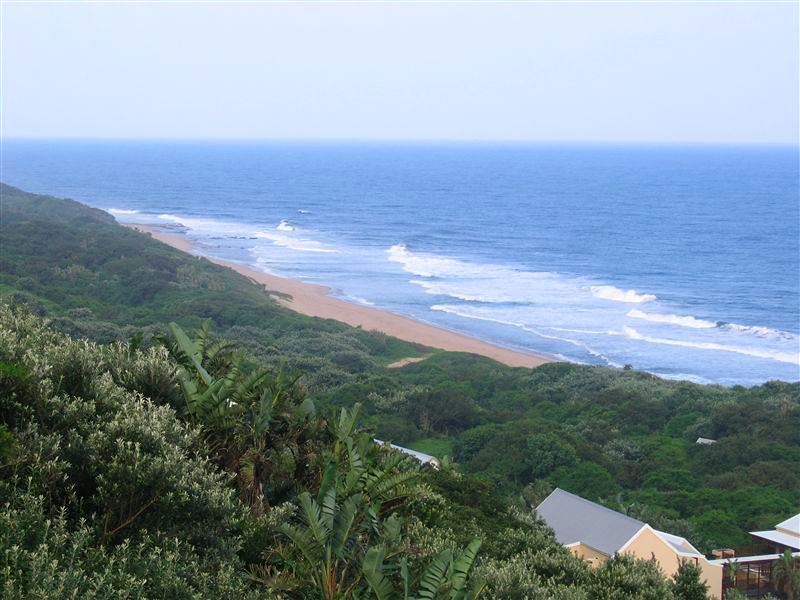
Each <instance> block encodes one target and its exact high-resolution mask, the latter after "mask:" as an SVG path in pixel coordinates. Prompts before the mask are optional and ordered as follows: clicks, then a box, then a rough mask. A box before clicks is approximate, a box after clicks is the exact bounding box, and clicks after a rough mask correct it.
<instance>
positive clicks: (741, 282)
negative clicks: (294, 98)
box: [0, 140, 800, 385]
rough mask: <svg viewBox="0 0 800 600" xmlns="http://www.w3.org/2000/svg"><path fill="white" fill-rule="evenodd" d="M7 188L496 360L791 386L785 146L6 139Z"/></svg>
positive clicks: (798, 346)
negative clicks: (507, 354)
mask: <svg viewBox="0 0 800 600" xmlns="http://www.w3.org/2000/svg"><path fill="white" fill-rule="evenodd" d="M2 150H3V152H2V173H1V174H0V179H2V181H3V182H5V183H8V184H11V185H14V186H17V187H20V188H22V189H24V190H26V191H31V192H36V193H42V194H50V195H54V196H60V197H68V198H73V199H76V200H79V201H81V202H84V203H86V204H89V205H91V206H95V207H98V208H102V209H104V210H107V211H109V212H110V213H111V214H113V215H114V216H115V217H116V218H117V219H118V220H119V221H120V222H125V223H154V224H160V225H162V226H163V227H165V228H167V229H169V230H171V231H174V232H179V233H182V234H184V235H186V236H187V237H188V238H190V239H192V240H194V241H196V242H197V243H199V244H201V248H202V252H203V253H204V254H206V255H208V256H214V257H219V258H224V259H229V260H235V261H240V262H242V263H246V264H249V265H251V266H253V267H255V268H257V269H260V270H263V271H266V272H270V273H274V274H278V275H285V276H289V277H295V278H298V279H302V280H304V281H308V282H312V283H320V284H325V285H328V286H330V287H331V288H332V289H333V290H334V293H335V295H336V296H338V297H341V298H343V299H345V300H348V301H350V302H354V303H358V304H364V305H369V306H375V307H378V308H382V309H386V310H389V311H392V312H395V313H398V314H402V315H407V316H411V317H413V318H415V319H418V320H420V321H424V322H426V323H431V324H434V325H438V326H441V327H444V328H447V329H450V330H453V331H457V332H461V333H465V334H468V335H472V336H474V337H477V338H481V339H484V340H487V341H491V342H494V343H496V344H498V345H501V346H505V347H508V348H512V349H518V350H527V351H533V352H539V353H547V354H551V355H554V356H556V357H560V358H562V359H564V360H569V361H574V362H580V363H589V364H597V365H607V366H612V367H623V366H624V365H631V366H632V367H634V368H636V369H641V370H645V371H649V372H651V373H654V374H656V375H659V376H661V377H666V378H671V379H687V380H691V381H696V382H702V383H719V384H723V385H737V384H741V385H754V384H760V383H763V382H765V381H767V380H771V379H782V380H786V381H796V380H798V379H800V203H799V202H798V197H799V190H798V180H799V179H800V173H798V164H799V163H798V148H797V147H786V146H783V147H781V146H750V147H722V146H695V147H680V146H635V145H628V146H603V145H592V146H569V145H519V144H512V145H503V144H483V145H479V144H444V143H442V144H388V143H387V144H379V143H299V142H298V143H262V142H258V143H256V142H225V143H222V142H100V141H92V142H77V141H70V142H66V141H57V142H56V141H14V140H4V141H3V148H2Z"/></svg>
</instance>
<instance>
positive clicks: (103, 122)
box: [0, 0, 800, 144]
mask: <svg viewBox="0 0 800 600" xmlns="http://www.w3.org/2000/svg"><path fill="white" fill-rule="evenodd" d="M0 6H2V8H1V9H0V10H2V48H1V50H2V54H1V55H0V56H2V58H1V59H0V61H2V80H1V81H0V83H1V84H2V89H1V90H0V96H1V98H2V100H1V103H0V123H1V124H2V136H3V137H4V138H31V137H34V138H35V137H39V138H42V137H43V138H59V137H77V138H187V139H195V138H201V139H217V138H223V139H238V138H247V139H298V140H305V139H314V140H326V139H333V140H337V139H347V140H453V141H460V140H473V141H531V142H552V141H557V142H652V143H792V144H797V143H798V128H799V127H800V124H799V122H798V111H799V110H800V109H799V108H798V106H799V104H800V98H799V97H798V87H799V86H800V83H799V81H798V70H799V66H798V57H799V56H800V41H799V39H798V36H799V33H798V30H799V29H800V26H799V25H798V23H799V21H798V19H799V18H800V15H798V10H799V9H798V3H796V2H768V1H763V0H759V1H756V2H744V3H742V2H738V3H737V2H700V1H696V2H669V1H668V2H656V3H653V2H629V3H620V2H613V3H612V2H602V1H596V2H588V3H541V2H538V3H519V2H517V3H513V2H504V3H495V4H491V3H473V4H469V3H463V2H452V3H445V2H438V3H437V2H413V3H403V2H390V3H373V4H363V3H353V2H327V3H294V4H288V3H228V4H225V3H218V4H214V3H191V2H188V3H177V2H162V3H152V2H151V3H116V4H115V3H76V2H66V1H65V2H61V3H47V4H35V3H15V2H7V1H6V0H4V1H3V2H2V4H1V5H0Z"/></svg>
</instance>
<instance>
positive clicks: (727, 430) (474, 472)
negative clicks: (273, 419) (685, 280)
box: [0, 185, 800, 556]
mask: <svg viewBox="0 0 800 600" xmlns="http://www.w3.org/2000/svg"><path fill="white" fill-rule="evenodd" d="M0 193H2V227H0V247H1V248H2V252H0V294H2V298H3V301H4V303H5V304H6V305H7V306H8V307H9V308H8V309H7V310H9V311H11V314H23V313H18V312H15V311H23V312H25V314H27V313H31V314H33V315H38V316H39V317H44V318H46V319H47V320H48V325H47V327H48V331H53V332H58V333H57V334H56V333H53V335H69V336H71V338H73V339H80V338H85V339H88V340H90V341H92V342H95V343H99V344H109V343H111V342H122V343H124V344H126V345H127V347H130V348H132V349H134V350H135V351H136V352H139V351H143V352H153V351H155V350H156V349H158V348H161V347H163V343H164V342H163V340H164V339H168V338H169V337H170V335H171V332H170V330H169V327H168V326H169V323H171V322H175V323H176V324H177V325H178V326H180V327H181V328H182V330H183V331H185V332H187V335H188V336H190V337H193V336H195V333H194V332H195V330H197V329H198V328H200V327H201V326H202V325H203V323H204V322H206V321H208V322H209V328H208V331H209V334H208V335H210V336H211V337H212V338H214V339H217V340H227V341H229V342H230V343H232V344H233V347H235V348H236V349H237V351H238V352H239V353H241V357H242V358H241V360H242V361H243V362H242V368H243V369H244V370H249V369H253V368H255V367H256V365H262V366H263V367H264V368H266V369H271V370H272V372H274V373H277V372H279V371H280V372H283V373H285V374H286V377H287V378H289V379H291V380H292V381H293V380H294V378H295V377H299V379H298V380H297V385H298V386H299V387H300V388H301V390H302V393H303V395H304V396H306V395H307V397H308V398H310V399H311V400H313V403H314V405H315V407H316V410H317V411H318V413H319V414H320V415H335V414H338V413H337V411H341V410H343V409H346V410H350V409H352V407H354V406H355V405H356V404H358V405H360V407H361V408H360V413H359V423H360V424H361V426H362V427H364V428H366V429H367V430H369V431H371V432H373V433H374V435H375V436H376V437H379V438H380V439H384V440H391V441H392V442H394V443H397V444H401V445H404V446H408V447H411V448H414V449H417V450H420V451H423V452H427V453H429V454H433V455H436V456H438V457H445V456H449V457H450V458H451V460H452V461H453V462H454V463H455V464H456V465H457V471H458V473H459V476H458V477H460V478H461V479H455V478H454V477H455V476H452V475H450V474H448V473H439V474H430V473H426V474H425V477H426V478H429V479H431V481H434V483H430V485H433V486H439V488H438V489H439V492H438V493H441V494H443V495H444V496H446V497H447V498H448V499H449V501H452V502H453V503H455V504H456V505H458V506H460V507H462V509H463V510H464V511H467V512H469V513H470V514H472V515H473V516H474V518H475V520H476V522H483V521H484V519H485V520H486V521H485V522H486V523H493V521H492V519H491V518H490V515H492V514H495V513H496V512H497V509H498V506H504V505H505V503H506V499H508V498H511V499H513V501H512V504H515V506H516V507H517V509H522V510H527V509H529V508H530V506H532V505H536V504H537V503H538V501H539V500H541V499H542V498H544V496H545V495H546V494H547V493H548V492H549V491H550V490H552V489H553V488H554V487H556V486H558V487H561V488H563V489H565V490H568V491H571V492H574V493H577V494H580V495H581V496H583V497H585V498H588V499H591V500H595V501H599V502H601V503H603V504H605V505H606V506H609V507H611V508H613V509H615V510H618V511H622V512H625V513H627V514H630V515H631V516H634V517H636V518H639V519H642V520H645V521H647V522H648V523H650V524H652V525H653V526H654V527H660V528H662V529H664V530H667V531H670V532H673V533H676V534H679V535H683V536H685V537H687V538H688V539H690V540H691V541H692V543H694V545H695V546H697V547H698V548H701V549H703V550H706V551H709V550H711V549H712V548H718V547H732V546H737V545H741V544H746V543H747V542H748V540H749V538H748V535H747V532H748V531H752V530H756V529H764V528H769V527H771V526H772V525H773V524H774V523H776V522H779V521H780V520H781V519H782V518H785V516H786V515H789V514H794V513H796V512H797V498H798V497H800V384H797V383H784V382H778V381H775V382H769V383H766V384H764V385H761V386H758V387H752V388H744V387H732V388H725V387H721V386H703V385H697V384H693V383H689V382H680V381H666V380H662V379H659V378H656V377H654V376H652V375H649V374H647V373H641V372H636V371H634V370H629V369H608V368H601V367H590V366H583V365H576V364H567V363H550V364H546V365H543V366H541V367H538V368H536V369H533V370H531V369H522V368H509V367H506V366H504V365H501V364H499V363H497V362H494V361H492V360H489V359H486V358H483V357H479V356H474V355H467V354H460V353H449V352H442V351H436V350H433V349H430V348H425V347H422V346H419V345H416V344H412V343H408V342H404V341H400V340H397V339H394V338H391V337H388V336H386V335H383V334H380V333H376V332H367V331H363V330H360V329H357V328H351V327H347V326H345V325H342V324H340V323H337V322H335V321H330V320H321V319H315V318H309V317H305V316H302V315H299V314H297V313H293V312H291V311H290V310H288V309H286V308H285V307H283V306H281V305H280V304H279V303H277V302H276V301H275V300H274V299H273V298H272V297H271V295H270V294H269V293H268V290H265V289H264V288H263V286H260V285H258V284H255V283H253V282H252V281H250V280H248V279H247V278H245V277H243V276H241V275H239V274H237V273H235V272H233V271H231V270H230V269H226V268H223V267H220V266H218V265H215V264H213V263H211V262H209V261H207V260H205V259H202V258H197V257H194V256H191V255H188V254H185V253H182V252H180V251H178V250H175V249H174V248H171V247H169V246H166V245H164V244H162V243H160V242H158V241H156V240H153V239H152V238H150V237H149V236H147V235H145V234H142V233H139V232H136V231H133V230H131V229H128V228H125V227H122V226H120V225H118V224H117V223H116V221H115V220H114V219H113V218H112V217H111V216H110V215H108V214H107V213H104V212H103V211H99V210H96V209H92V208H89V207H87V206H84V205H82V204H80V203H78V202H74V201H68V200H61V199H56V198H51V197H46V196H37V195H33V194H28V193H26V192H23V191H21V190H18V189H16V188H12V187H10V186H6V185H3V186H2V188H0ZM26 318H27V317H26ZM30 318H34V317H30ZM13 320H14V319H13V318H12V317H9V323H10V322H12V321H13ZM38 326H39V325H37V327H38ZM59 339H60V338H59ZM70 343H71V342H70ZM113 347H117V346H113ZM132 351H133V350H132ZM20 356H22V355H20ZM405 359H422V360H418V361H417V362H410V361H406V360H405ZM4 360H5V359H4ZM14 360H15V361H19V358H15V359H14ZM398 362H399V363H400V364H404V363H407V364H405V366H402V367H400V368H397V367H392V365H396V364H397V363H398ZM9 364H11V363H9ZM14 364H15V365H16V366H18V367H20V368H22V369H28V370H29V369H30V365H25V364H17V363H14ZM281 369H282V371H281ZM98 376H99V375H98ZM134 391H137V392H141V393H143V394H145V395H146V396H147V397H150V398H151V399H153V400H154V401H157V399H156V398H153V396H154V395H155V394H154V392H153V390H152V387H151V388H148V389H139V388H135V390H134ZM170 393H171V394H172V393H176V392H175V391H174V390H173V391H172V392H170ZM164 402H166V403H167V404H169V405H170V406H174V407H179V406H180V404H179V402H178V401H177V400H175V399H174V398H173V399H172V400H170V401H169V402H167V401H166V400H164ZM700 437H703V438H707V439H712V440H714V441H715V443H713V444H697V443H696V441H697V439H698V438H700ZM225 466H226V465H224V464H223V465H222V468H224V467H225ZM289 480H291V481H292V482H293V483H292V484H291V485H289V484H287V485H286V489H283V488H281V489H283V491H282V492H281V493H280V494H278V495H276V497H275V498H276V499H277V500H280V501H283V502H285V501H291V500H292V499H293V498H296V497H297V494H298V493H299V490H301V489H305V488H312V487H313V486H314V485H317V483H316V482H315V480H314V479H313V477H312V478H311V479H309V480H302V479H300V480H298V481H297V482H295V480H294V479H292V477H290V478H289ZM501 512H502V511H501ZM454 514H456V513H454ZM455 523H456V521H453V522H452V524H453V531H454V532H459V528H458V527H457V526H455ZM493 527H494V525H491V526H490V527H489V529H491V530H492V531H499V529H497V530H494V529H492V528H493ZM497 527H498V528H501V526H500V525H498V526H497ZM479 529H480V527H479ZM468 533H469V535H467V532H464V533H463V534H461V533H454V534H453V535H454V540H455V541H456V542H457V544H455V545H454V548H456V547H458V548H465V547H466V546H467V545H468V544H469V543H470V540H471V539H472V538H473V537H486V535H478V534H480V533H481V531H477V530H476V531H470V532H468ZM473 534H475V535H473ZM484 550H485V547H484ZM454 551H455V550H454ZM498 556H500V555H498ZM503 556H507V555H503Z"/></svg>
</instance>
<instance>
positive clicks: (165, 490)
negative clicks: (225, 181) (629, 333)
mask: <svg viewBox="0 0 800 600" xmlns="http://www.w3.org/2000/svg"><path fill="white" fill-rule="evenodd" d="M0 193H2V227H0V248H2V252H0V297H2V298H0V300H2V301H0V549H1V550H2V552H0V586H4V587H3V592H2V593H3V595H4V596H8V597H23V598H24V597H43V596H47V597H69V596H71V595H80V596H81V597H93V596H97V597H101V596H102V597H109V596H112V597H121V598H125V597H185V598H192V597H197V598H200V597H220V598H226V597H230V598H234V597H235V598H239V597H243V598H246V597H249V596H251V595H252V596H255V595H259V596H261V597H263V596H265V595H266V596H267V597H286V598H338V597H373V596H377V597H387V598H388V597H391V598H395V597H399V598H405V597H411V596H412V595H413V596H414V597H422V598H433V597H441V598H444V597H448V598H467V597H472V596H475V595H478V594H479V593H481V592H482V593H483V595H484V596H485V597H491V598H509V599H510V598H564V599H567V598H569V599H576V598H642V599H644V598H651V597H652V598H671V597H675V598H682V597H687V598H688V597H695V596H693V595H692V594H694V593H698V594H699V590H698V589H697V588H696V586H694V585H693V583H692V574H691V573H688V572H686V573H682V574H681V576H680V577H679V578H677V579H676V581H675V582H668V581H666V580H665V579H664V577H663V575H662V574H661V573H659V572H658V569H657V567H656V566H655V565H654V564H653V563H650V562H647V561H634V560H632V559H630V558H625V557H622V558H618V559H614V560H612V561H609V562H608V563H606V565H604V566H603V567H602V568H600V569H597V570H596V571H592V570H590V569H589V568H588V567H587V566H586V564H585V563H583V562H581V561H579V560H578V559H576V558H574V557H573V556H572V555H571V554H570V553H569V552H568V551H566V550H565V549H563V548H562V547H561V546H560V545H558V544H557V543H556V541H555V540H554V539H553V537H552V533H551V532H550V531H549V530H548V529H547V528H546V527H544V526H543V525H542V524H541V523H539V522H537V520H536V519H535V517H534V516H533V514H532V512H531V510H530V509H531V507H533V506H535V505H536V504H537V503H538V502H539V501H540V500H541V499H543V497H544V496H545V495H546V494H547V493H548V492H549V490H550V489H552V487H553V486H556V485H558V486H560V487H562V488H565V489H567V490H569V491H573V492H575V493H578V494H580V495H582V496H584V497H587V498H590V499H593V500H598V501H601V502H603V503H605V504H607V505H608V506H610V507H612V508H614V509H616V510H622V511H624V512H626V513H628V514H631V515H633V516H636V517H637V518H640V519H642V520H645V521H647V522H648V523H650V524H651V525H653V526H654V527H657V528H659V529H664V530H667V531H670V532H672V533H675V534H678V535H683V536H686V537H688V538H689V539H690V540H691V541H692V542H693V543H695V545H698V546H699V547H701V548H704V549H710V548H712V547H720V546H735V545H738V544H742V543H747V542H748V536H747V534H746V532H747V531H748V530H753V529H756V528H770V527H772V526H773V525H774V524H775V523H777V522H779V521H781V520H783V519H785V518H786V517H787V516H789V515H790V514H793V513H794V512H796V511H797V498H798V497H800V385H798V384H787V383H782V382H770V383H767V384H765V385H762V386H759V387H754V388H749V389H746V388H742V387H734V388H730V389H727V388H722V387H719V386H701V385H695V384H691V383H687V382H672V381H664V380H660V379H657V378H655V377H652V376H650V375H648V374H644V373H638V372H635V371H632V370H612V369H604V368H598V367H588V366H580V365H570V364H563V363H553V364H548V365H545V366H543V367H540V368H537V369H535V370H528V369H512V368H508V367H505V366H503V365H499V364H497V363H495V362H493V361H491V360H489V359H485V358H481V357H476V356H470V355H465V354H457V353H448V352H435V353H433V354H431V355H430V357H429V358H427V359H426V360H424V361H422V362H419V363H415V364H410V365H408V366H406V367H403V368H401V369H388V368H386V367H385V366H384V365H386V364H388V363H389V362H392V361H393V360H396V359H399V358H402V357H408V356H420V355H424V354H429V353H430V350H429V349H426V348H423V347H419V346H415V345H413V344H408V343H405V342H402V341H399V340H395V339H392V338H389V337H387V336H384V335H381V334H377V333H374V332H365V331H362V330H359V329H353V328H349V327H346V326H344V325H341V324H338V323H335V322H332V321H324V320H319V319H312V318H307V317H303V316H300V315H297V314H295V313H292V312H290V311H288V310H286V309H284V308H283V307H281V306H280V305H279V304H277V303H276V302H274V301H273V300H272V299H271V297H270V296H269V294H268V293H267V292H266V291H265V290H264V289H263V288H262V287H261V286H259V285H256V284H255V283H253V282H251V281H249V280H247V279H246V278H244V277H242V276H240V275H238V274H236V273H234V272H232V271H230V270H228V269H224V268H221V267H219V266H217V265H214V264H213V263H210V262H209V261H206V260H204V259H201V258H195V257H191V256H188V255H186V254H183V253H181V252H178V251H176V250H174V249H172V248H169V247H167V246H165V245H163V244H161V243H159V242H157V241H155V240H152V239H150V238H149V237H148V236H146V235H144V234H140V233H138V232H135V231H132V230H130V229H127V228H124V227H121V226H119V225H118V224H116V222H115V221H114V220H113V219H112V218H111V217H109V216H108V215H106V214H105V213H103V212H102V211H97V210H94V209H90V208H87V207H85V206H83V205H81V204H78V203H74V202H70V201H64V200H57V199H54V198H48V197H42V196H34V195H31V194H26V193H24V192H21V191H19V190H16V189H14V188H10V187H8V186H2V188H0ZM43 317H46V319H44V318H43ZM206 323H208V324H206ZM698 436H704V437H709V438H713V439H716V440H717V443H716V444H713V445H697V444H695V443H694V441H695V439H696V438H697V437H698ZM373 437H380V438H381V439H385V440H391V441H393V442H395V443H398V444H402V445H406V446H411V447H414V448H416V449H419V450H421V451H423V452H428V453H431V454H435V455H437V456H440V457H441V456H442V455H443V454H450V455H451V458H452V460H453V461H454V462H455V466H450V463H449V461H445V468H443V469H442V470H441V471H439V472H435V471H431V470H430V469H428V468H423V469H420V467H419V466H418V465H416V464H415V463H413V461H411V460H410V459H408V458H404V457H403V455H399V454H397V453H395V452H392V451H389V450H387V449H385V448H379V447H378V446H376V445H375V444H374V443H372V438H373ZM203 573H214V576H213V577H212V576H205V575H202V574H203ZM679 589H680V590H688V591H686V592H679ZM691 590H694V592H692V591H691ZM697 597H700V596H697Z"/></svg>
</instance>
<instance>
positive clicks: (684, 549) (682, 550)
mask: <svg viewBox="0 0 800 600" xmlns="http://www.w3.org/2000/svg"><path fill="white" fill-rule="evenodd" d="M653 531H655V533H656V535H657V536H658V537H660V538H661V539H662V540H664V541H665V542H667V543H668V544H669V545H670V546H672V548H673V549H674V550H675V551H676V552H678V553H679V554H682V555H684V556H704V555H703V553H702V552H700V551H699V550H698V549H697V548H695V547H694V546H692V545H691V544H690V543H689V540H687V539H686V538H682V537H681V536H679V535H672V534H671V533H666V532H664V531H657V530H655V529H654V530H653Z"/></svg>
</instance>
